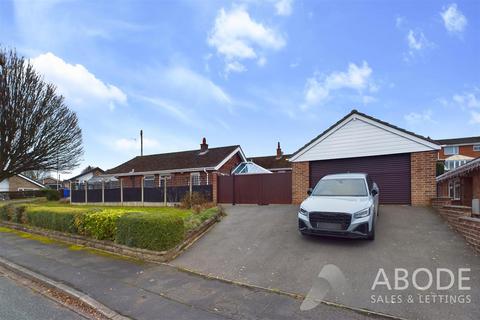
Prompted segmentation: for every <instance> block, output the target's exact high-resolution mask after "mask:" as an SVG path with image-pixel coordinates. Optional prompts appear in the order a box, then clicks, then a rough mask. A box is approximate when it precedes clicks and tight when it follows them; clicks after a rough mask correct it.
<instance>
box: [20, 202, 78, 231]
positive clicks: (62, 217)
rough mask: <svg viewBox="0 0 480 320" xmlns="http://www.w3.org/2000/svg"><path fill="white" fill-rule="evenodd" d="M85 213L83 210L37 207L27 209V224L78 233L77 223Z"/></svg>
mask: <svg viewBox="0 0 480 320" xmlns="http://www.w3.org/2000/svg"><path fill="white" fill-rule="evenodd" d="M84 212H85V209H82V208H68V207H48V206H45V207H42V206H38V207H37V206H35V207H27V208H26V210H25V216H26V222H27V223H28V224H30V225H32V226H35V227H40V228H45V229H50V230H56V231H62V232H69V233H78V228H77V225H76V223H75V221H76V220H77V216H78V215H80V214H82V213H84Z"/></svg>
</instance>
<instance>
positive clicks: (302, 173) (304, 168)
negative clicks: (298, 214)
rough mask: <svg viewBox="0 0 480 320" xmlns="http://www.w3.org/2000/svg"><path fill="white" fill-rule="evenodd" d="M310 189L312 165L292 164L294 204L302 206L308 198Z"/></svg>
mask: <svg viewBox="0 0 480 320" xmlns="http://www.w3.org/2000/svg"><path fill="white" fill-rule="evenodd" d="M309 187H310V163H309V162H308V161H306V162H293V163H292V203H293V204H300V203H301V202H302V201H303V200H305V198H306V197H307V191H308V188H309Z"/></svg>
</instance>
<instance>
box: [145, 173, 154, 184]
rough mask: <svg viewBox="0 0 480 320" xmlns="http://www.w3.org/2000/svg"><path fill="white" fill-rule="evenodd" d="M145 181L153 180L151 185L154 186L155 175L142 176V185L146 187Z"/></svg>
mask: <svg viewBox="0 0 480 320" xmlns="http://www.w3.org/2000/svg"><path fill="white" fill-rule="evenodd" d="M146 181H153V183H152V186H153V187H155V175H153V174H152V175H148V176H143V187H146V185H145V182H146Z"/></svg>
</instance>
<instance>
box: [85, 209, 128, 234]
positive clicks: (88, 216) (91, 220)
mask: <svg viewBox="0 0 480 320" xmlns="http://www.w3.org/2000/svg"><path fill="white" fill-rule="evenodd" d="M125 214H126V212H125V210H118V209H104V210H100V211H93V212H87V213H85V214H83V215H81V216H79V217H77V220H76V225H77V228H78V232H79V233H81V234H83V235H86V236H91V237H93V238H95V239H99V240H115V233H116V230H117V227H116V221H117V219H118V218H120V217H121V216H123V215H125Z"/></svg>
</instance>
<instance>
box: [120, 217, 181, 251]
mask: <svg viewBox="0 0 480 320" xmlns="http://www.w3.org/2000/svg"><path fill="white" fill-rule="evenodd" d="M184 236H185V226H184V223H183V219H182V218H181V217H179V216H177V215H172V214H155V213H129V214H126V215H123V216H121V217H119V218H118V219H117V234H116V236H115V241H116V242H117V243H120V244H124V245H127V246H130V247H137V248H143V249H150V250H157V251H163V250H168V249H171V248H173V247H175V246H176V245H177V244H179V243H180V242H181V241H182V240H183V238H184Z"/></svg>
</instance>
